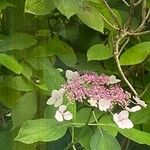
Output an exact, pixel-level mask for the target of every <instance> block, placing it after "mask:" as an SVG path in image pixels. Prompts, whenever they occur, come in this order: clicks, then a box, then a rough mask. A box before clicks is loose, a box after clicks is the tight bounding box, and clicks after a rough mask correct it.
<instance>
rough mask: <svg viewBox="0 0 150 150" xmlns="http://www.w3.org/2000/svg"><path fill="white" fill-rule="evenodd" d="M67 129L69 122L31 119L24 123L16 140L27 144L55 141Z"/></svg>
mask: <svg viewBox="0 0 150 150" xmlns="http://www.w3.org/2000/svg"><path fill="white" fill-rule="evenodd" d="M66 131H67V124H62V123H59V122H57V121H55V120H53V119H38V120H30V121H27V122H26V123H24V124H23V126H22V127H21V129H20V131H19V133H18V136H17V137H16V138H15V140H16V141H20V142H23V143H26V144H31V143H35V142H39V141H43V142H48V141H54V140H57V139H59V138H61V137H62V136H63V135H64V134H65V133H66Z"/></svg>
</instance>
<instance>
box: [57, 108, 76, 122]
mask: <svg viewBox="0 0 150 150" xmlns="http://www.w3.org/2000/svg"><path fill="white" fill-rule="evenodd" d="M55 118H56V120H57V121H59V122H62V121H64V120H71V119H72V118H73V115H72V113H71V112H70V111H67V107H66V106H65V105H61V106H60V107H59V108H58V110H57V111H56V114H55Z"/></svg>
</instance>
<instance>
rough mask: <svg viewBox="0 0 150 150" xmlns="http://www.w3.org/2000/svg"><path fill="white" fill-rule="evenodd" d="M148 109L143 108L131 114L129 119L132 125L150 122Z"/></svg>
mask: <svg viewBox="0 0 150 150" xmlns="http://www.w3.org/2000/svg"><path fill="white" fill-rule="evenodd" d="M149 114H150V108H146V109H145V108H143V109H142V110H140V111H137V112H135V113H131V115H130V119H131V120H132V122H133V123H134V124H141V123H146V122H148V121H150V117H149Z"/></svg>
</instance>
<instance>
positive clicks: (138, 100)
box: [133, 96, 147, 108]
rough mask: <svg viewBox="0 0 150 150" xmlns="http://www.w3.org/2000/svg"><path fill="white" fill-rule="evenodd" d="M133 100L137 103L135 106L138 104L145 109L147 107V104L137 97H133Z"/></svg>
mask: <svg viewBox="0 0 150 150" xmlns="http://www.w3.org/2000/svg"><path fill="white" fill-rule="evenodd" d="M133 99H134V100H135V101H136V102H137V104H139V105H141V106H143V107H145V108H146V107H147V104H146V103H145V102H144V101H142V100H140V99H139V98H138V97H137V96H133Z"/></svg>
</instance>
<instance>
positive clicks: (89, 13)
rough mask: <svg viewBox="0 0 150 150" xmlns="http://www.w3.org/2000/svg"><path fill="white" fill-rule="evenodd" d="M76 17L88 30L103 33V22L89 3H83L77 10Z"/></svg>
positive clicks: (98, 13)
mask: <svg viewBox="0 0 150 150" xmlns="http://www.w3.org/2000/svg"><path fill="white" fill-rule="evenodd" d="M77 16H78V17H79V18H80V20H81V21H82V22H83V23H85V24H86V25H87V26H89V27H90V28H92V29H94V30H97V31H100V32H102V33H103V29H104V22H103V19H102V17H101V14H100V12H99V10H98V8H96V7H94V6H93V5H92V4H91V3H85V4H84V5H83V6H82V7H80V8H79V9H78V12H77Z"/></svg>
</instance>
